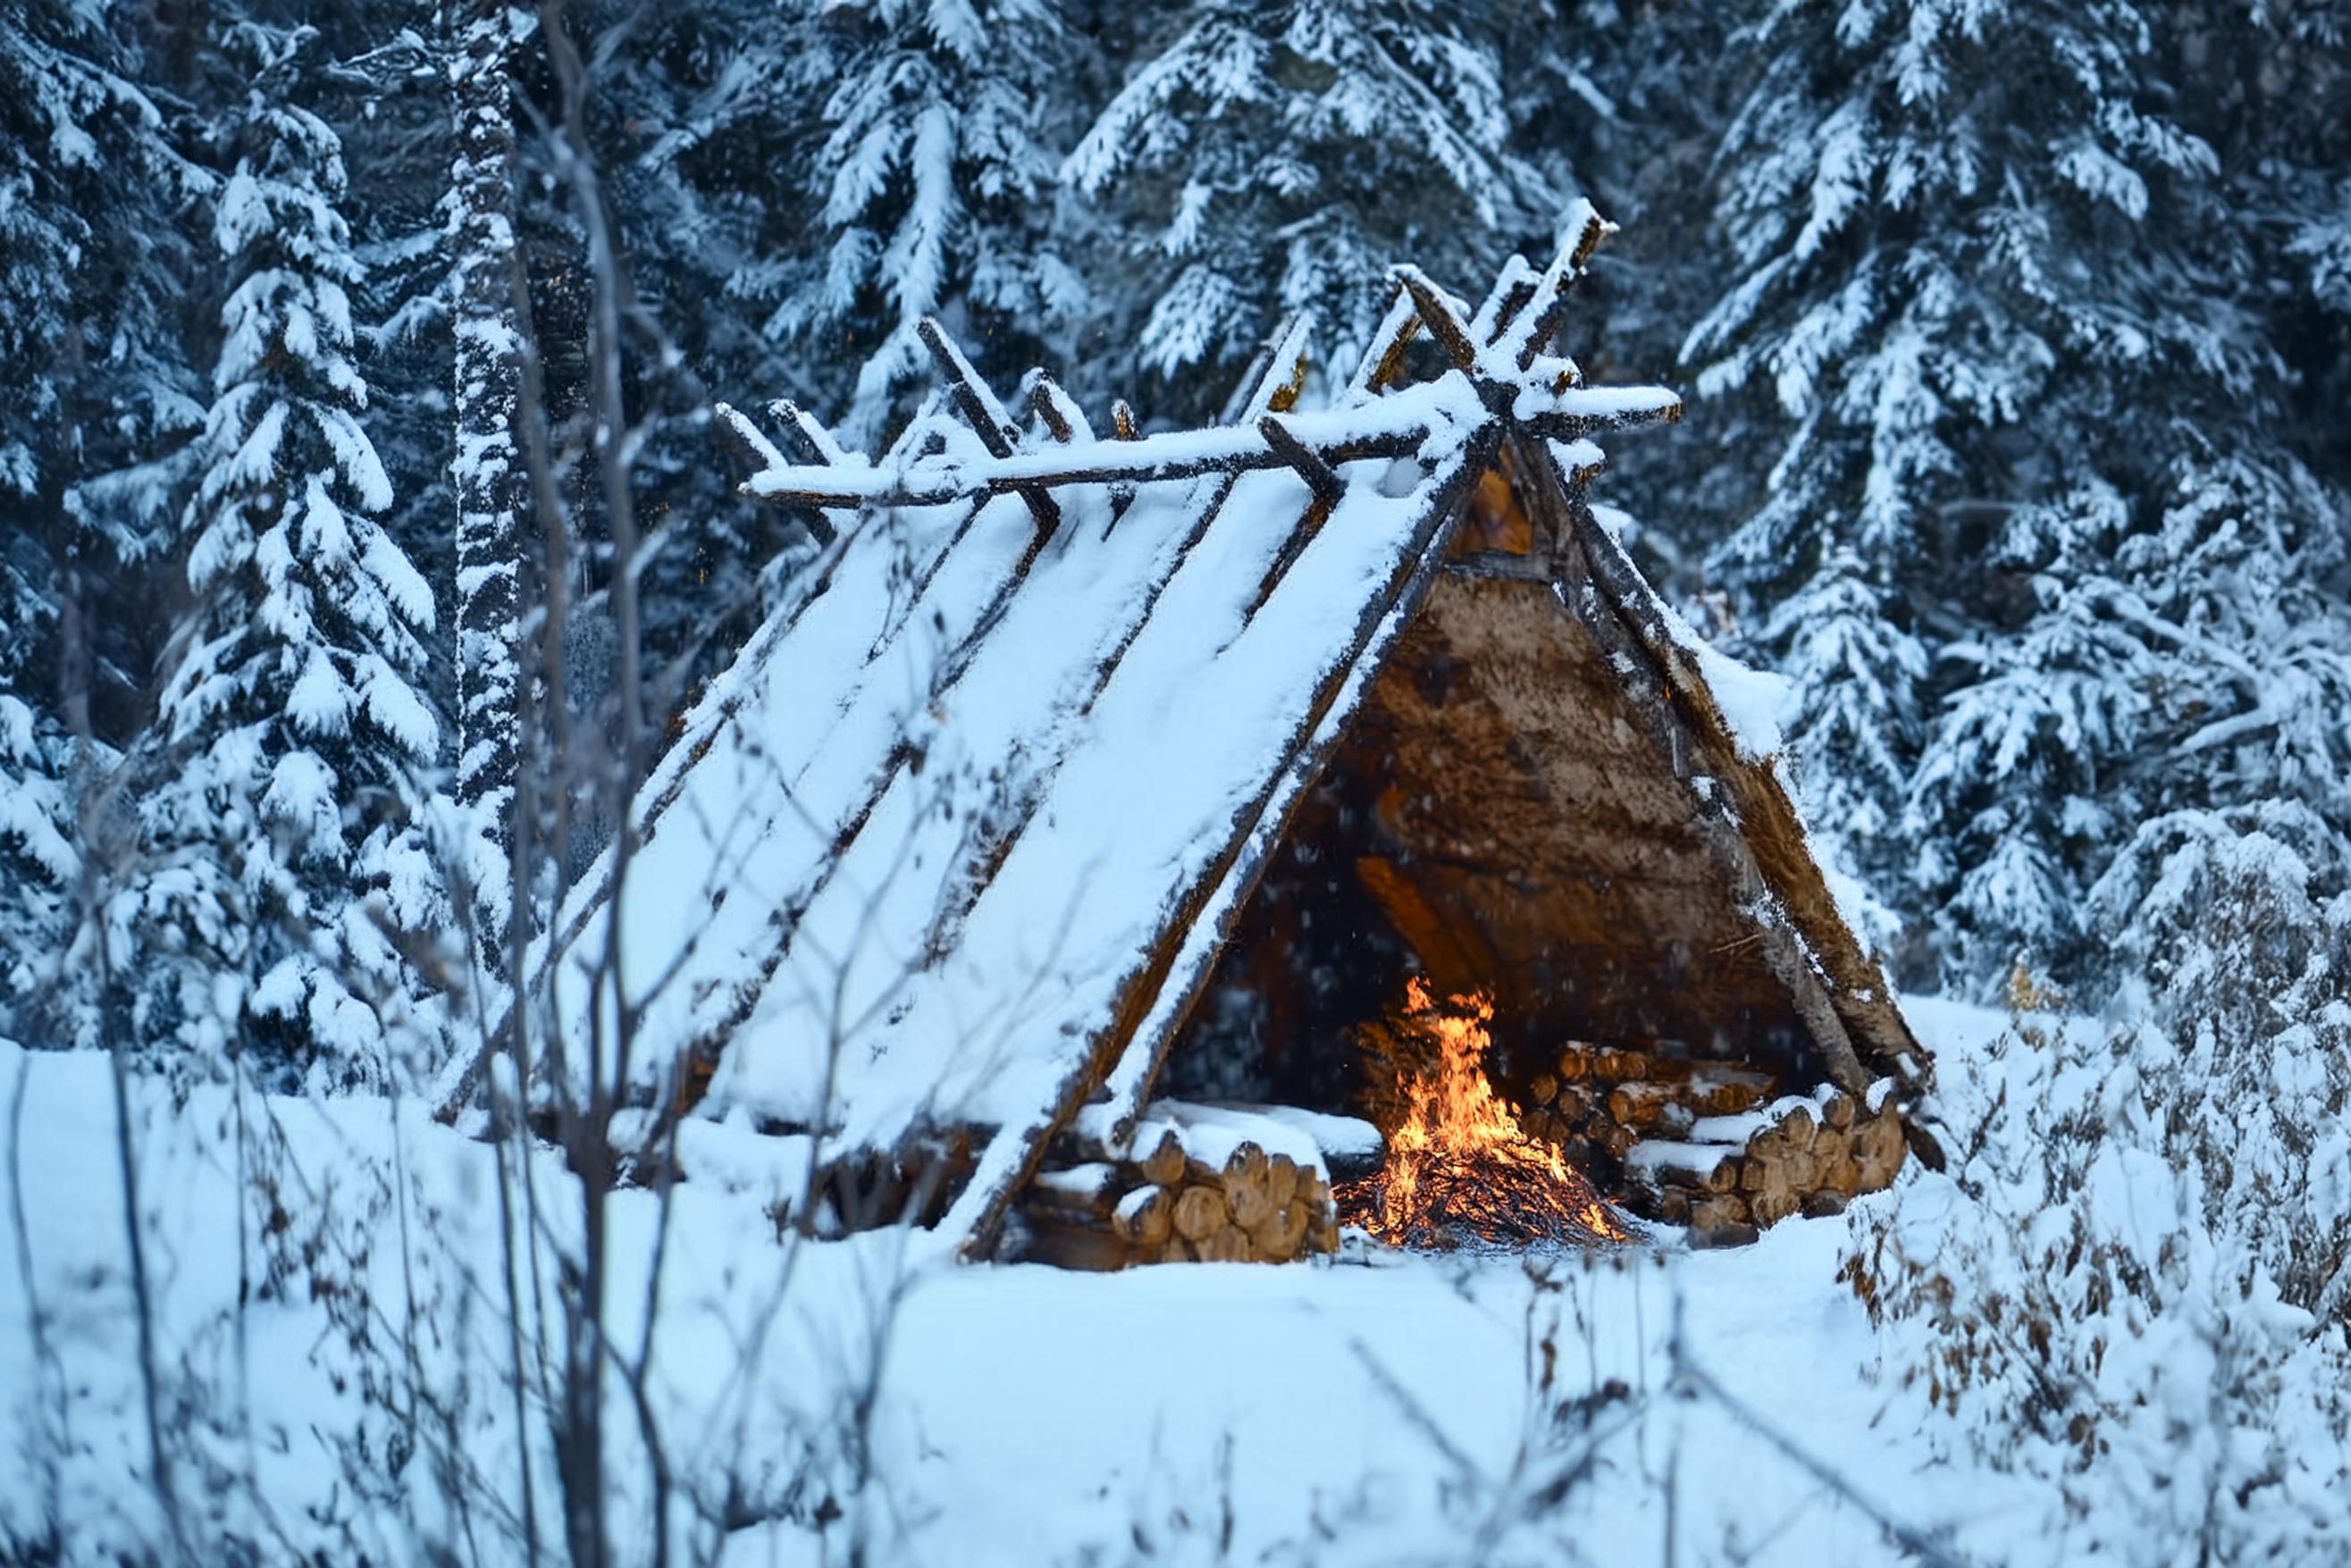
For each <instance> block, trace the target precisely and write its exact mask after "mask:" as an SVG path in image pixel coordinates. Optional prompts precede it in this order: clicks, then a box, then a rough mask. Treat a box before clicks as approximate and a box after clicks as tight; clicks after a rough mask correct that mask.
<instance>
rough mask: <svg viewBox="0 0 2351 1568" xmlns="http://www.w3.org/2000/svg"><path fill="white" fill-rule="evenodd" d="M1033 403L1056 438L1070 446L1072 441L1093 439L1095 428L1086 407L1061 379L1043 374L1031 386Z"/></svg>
mask: <svg viewBox="0 0 2351 1568" xmlns="http://www.w3.org/2000/svg"><path fill="white" fill-rule="evenodd" d="M1029 408H1030V409H1031V410H1032V411H1033V412H1034V413H1036V415H1037V417H1038V419H1039V420H1040V421H1041V422H1042V423H1043V424H1044V426H1045V428H1046V430H1047V431H1049V432H1050V433H1051V434H1052V437H1053V439H1054V440H1056V441H1058V442H1060V443H1061V444H1062V445H1064V446H1067V445H1068V444H1070V443H1071V442H1072V441H1090V440H1092V438H1093V431H1092V429H1091V428H1089V427H1088V425H1087V423H1086V415H1085V411H1084V410H1083V409H1081V408H1080V407H1079V406H1078V405H1077V403H1076V402H1075V401H1074V400H1073V399H1072V398H1071V396H1070V394H1069V393H1067V392H1063V391H1062V390H1061V385H1060V383H1058V382H1055V381H1054V380H1053V378H1052V377H1050V376H1042V375H1040V376H1039V377H1038V378H1037V384H1036V386H1034V387H1033V388H1031V389H1030V390H1029Z"/></svg>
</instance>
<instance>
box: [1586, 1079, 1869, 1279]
mask: <svg viewBox="0 0 2351 1568" xmlns="http://www.w3.org/2000/svg"><path fill="white" fill-rule="evenodd" d="M1873 1104H1875V1107H1876V1108H1875V1109H1872V1108H1871V1107H1872V1105H1873ZM1906 1152H1907V1149H1906V1145H1905V1143H1904V1139H1903V1134H1902V1119H1901V1115H1900V1113H1898V1112H1897V1111H1896V1109H1895V1106H1894V1104H1893V1103H1892V1101H1891V1099H1890V1097H1888V1096H1887V1095H1886V1094H1885V1093H1884V1092H1883V1090H1882V1089H1881V1090H1879V1091H1874V1092H1872V1093H1871V1094H1870V1095H1868V1096H1865V1097H1864V1098H1861V1099H1856V1098H1855V1096H1853V1095H1850V1094H1846V1093H1844V1092H1835V1091H1827V1090H1823V1091H1822V1092H1819V1093H1816V1094H1814V1095H1812V1096H1809V1097H1805V1096H1791V1097H1788V1098H1785V1099H1782V1100H1777V1101H1774V1102H1773V1103H1771V1104H1770V1105H1768V1106H1764V1107H1762V1108H1761V1110H1759V1111H1756V1112H1751V1113H1746V1114H1742V1115H1736V1116H1717V1117H1702V1118H1700V1119H1698V1121H1697V1122H1696V1123H1694V1124H1692V1126H1691V1127H1690V1129H1689V1132H1688V1133H1687V1135H1686V1136H1685V1137H1683V1138H1681V1139H1678V1140H1670V1141H1668V1140H1656V1141H1652V1142H1648V1143H1646V1144H1644V1145H1640V1146H1639V1147H1637V1148H1636V1149H1635V1151H1634V1153H1633V1155H1632V1157H1631V1159H1630V1160H1629V1161H1628V1162H1627V1166H1628V1174H1629V1175H1630V1176H1631V1177H1632V1180H1633V1190H1634V1192H1635V1194H1636V1195H1637V1199H1636V1207H1640V1208H1642V1209H1644V1210H1646V1212H1648V1213H1650V1214H1651V1215H1653V1216H1654V1217H1655V1218H1659V1219H1662V1220H1665V1221H1667V1222H1668V1223H1670V1224H1675V1225H1687V1226H1688V1227H1690V1228H1691V1229H1693V1230H1696V1231H1698V1232H1699V1233H1701V1234H1702V1235H1704V1236H1707V1237H1708V1238H1709V1239H1715V1240H1719V1241H1731V1240H1745V1239H1750V1237H1751V1236H1752V1235H1753V1232H1754V1230H1755V1229H1759V1228H1761V1227H1763V1226H1767V1225H1773V1224H1776V1223H1778V1222H1779V1221H1781V1220H1782V1219H1785V1218H1788V1217H1789V1216H1790V1215H1792V1214H1798V1213H1802V1214H1806V1215H1812V1216H1814V1217H1818V1216H1822V1215H1829V1214H1835V1213H1838V1212H1841V1211H1842V1210H1843V1209H1844V1206H1845V1204H1846V1203H1847V1202H1848V1201H1850V1200H1851V1199H1852V1198H1854V1197H1856V1196H1858V1195H1859V1194H1861V1193H1865V1192H1875V1191H1876V1190H1877V1189H1878V1188H1880V1187H1883V1186H1888V1185H1890V1184H1891V1183H1892V1182H1893V1180H1894V1176H1895V1173H1896V1171H1898V1170H1900V1169H1901V1167H1902V1161H1903V1158H1904V1155H1905V1154H1906Z"/></svg>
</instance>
